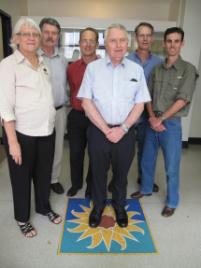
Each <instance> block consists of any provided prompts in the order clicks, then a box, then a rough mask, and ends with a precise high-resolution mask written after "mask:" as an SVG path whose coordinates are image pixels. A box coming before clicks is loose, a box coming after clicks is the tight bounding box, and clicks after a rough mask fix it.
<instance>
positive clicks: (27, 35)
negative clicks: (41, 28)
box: [17, 33, 40, 38]
mask: <svg viewBox="0 0 201 268" xmlns="http://www.w3.org/2000/svg"><path fill="white" fill-rule="evenodd" d="M17 35H20V36H22V37H24V38H31V37H32V38H39V37H40V34H39V33H17Z"/></svg>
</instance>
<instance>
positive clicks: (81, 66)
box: [67, 27, 98, 198]
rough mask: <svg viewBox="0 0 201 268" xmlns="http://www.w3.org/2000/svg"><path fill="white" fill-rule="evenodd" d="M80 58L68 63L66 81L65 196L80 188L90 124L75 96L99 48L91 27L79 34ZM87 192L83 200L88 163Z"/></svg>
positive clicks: (89, 169)
mask: <svg viewBox="0 0 201 268" xmlns="http://www.w3.org/2000/svg"><path fill="white" fill-rule="evenodd" d="M79 44H80V52H81V59H80V60H77V61H75V62H73V63H71V64H70V65H69V67H68V69H67V78H68V82H69V86H70V93H71V99H70V100H71V106H72V110H71V111H70V113H69V115H68V124H67V128H68V137H69V147H70V170H71V183H72V186H71V187H70V189H69V190H68V192H67V195H68V196H74V195H76V194H77V192H78V190H80V189H81V188H82V185H83V169H84V168H83V164H84V155H85V148H86V145H87V128H88V126H89V124H90V121H89V119H88V118H87V117H86V116H85V113H84V110H83V109H82V107H81V101H80V100H78V99H77V93H78V90H79V88H80V85H81V83H82V79H83V76H84V72H85V69H86V67H87V64H88V63H90V62H92V61H94V60H96V59H97V58H98V57H97V55H96V48H97V47H98V32H97V31H96V30H95V29H93V28H90V27H88V28H86V29H84V30H82V31H81V32H80V42H79ZM86 182H87V189H86V192H85V197H87V198H90V197H91V168H90V164H89V168H88V173H87V177H86Z"/></svg>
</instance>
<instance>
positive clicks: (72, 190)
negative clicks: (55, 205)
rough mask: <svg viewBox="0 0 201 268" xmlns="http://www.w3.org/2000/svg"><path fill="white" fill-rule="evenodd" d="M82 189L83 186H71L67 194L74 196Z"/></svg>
mask: <svg viewBox="0 0 201 268" xmlns="http://www.w3.org/2000/svg"><path fill="white" fill-rule="evenodd" d="M80 189H81V188H79V189H75V188H73V187H71V188H70V189H69V190H68V192H67V196H74V195H76V194H77V192H78V191H79V190H80Z"/></svg>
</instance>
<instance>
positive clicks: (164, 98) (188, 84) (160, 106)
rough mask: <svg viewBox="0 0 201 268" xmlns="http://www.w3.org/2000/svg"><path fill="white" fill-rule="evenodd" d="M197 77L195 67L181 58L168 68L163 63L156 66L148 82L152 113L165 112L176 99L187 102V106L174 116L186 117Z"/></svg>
mask: <svg viewBox="0 0 201 268" xmlns="http://www.w3.org/2000/svg"><path fill="white" fill-rule="evenodd" d="M197 77H198V73H197V71H196V68H195V66H193V65H192V64H191V63H189V62H186V61H184V60H182V58H181V57H179V58H178V60H177V61H176V62H175V63H174V64H173V65H172V66H171V67H169V68H167V67H166V65H165V62H164V63H161V64H159V65H157V66H156V67H155V68H154V70H153V72H152V75H151V78H150V81H149V91H150V94H151V97H152V107H153V111H160V112H165V111H166V110H167V109H168V108H170V106H172V105H173V103H174V102H175V101H176V100H178V99H183V100H185V101H187V102H188V103H187V105H186V106H185V107H184V108H182V109H181V110H180V111H178V112H177V113H176V114H175V116H187V115H188V112H189V108H190V102H191V100H192V96H193V92H194V90H195V82H196V78H197Z"/></svg>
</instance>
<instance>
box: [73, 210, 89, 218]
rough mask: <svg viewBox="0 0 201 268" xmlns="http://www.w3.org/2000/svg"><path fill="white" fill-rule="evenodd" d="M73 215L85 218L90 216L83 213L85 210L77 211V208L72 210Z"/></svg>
mask: <svg viewBox="0 0 201 268" xmlns="http://www.w3.org/2000/svg"><path fill="white" fill-rule="evenodd" d="M71 213H72V215H73V216H75V217H76V218H85V217H88V214H87V213H83V212H77V211H75V210H72V211H71Z"/></svg>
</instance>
